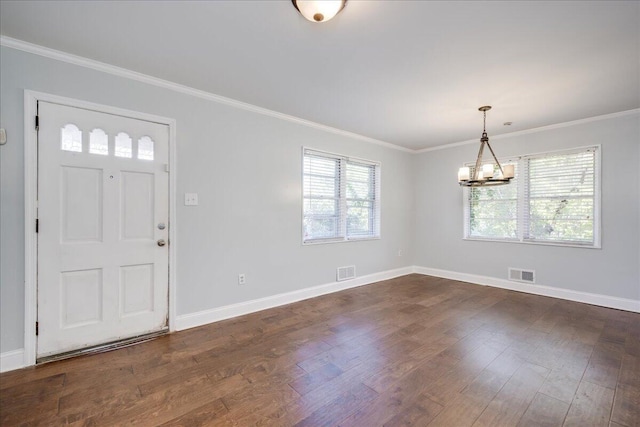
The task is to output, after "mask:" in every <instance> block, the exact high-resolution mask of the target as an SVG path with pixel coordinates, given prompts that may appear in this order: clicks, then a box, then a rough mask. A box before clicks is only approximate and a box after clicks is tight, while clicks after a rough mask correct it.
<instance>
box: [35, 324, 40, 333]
mask: <svg viewBox="0 0 640 427" xmlns="http://www.w3.org/2000/svg"><path fill="white" fill-rule="evenodd" d="M38 326H39V322H36V335H38V333H39V332H40V328H39V327H38Z"/></svg>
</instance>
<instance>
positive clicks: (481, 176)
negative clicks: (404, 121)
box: [458, 105, 514, 187]
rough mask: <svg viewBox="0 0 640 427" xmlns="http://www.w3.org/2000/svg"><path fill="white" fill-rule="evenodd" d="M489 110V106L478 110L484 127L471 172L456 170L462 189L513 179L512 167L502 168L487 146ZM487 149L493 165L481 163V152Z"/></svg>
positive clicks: (465, 167) (466, 168) (469, 170)
mask: <svg viewBox="0 0 640 427" xmlns="http://www.w3.org/2000/svg"><path fill="white" fill-rule="evenodd" d="M490 109H491V106H489V105H485V106H484V107H480V108H478V110H479V111H482V113H483V115H484V126H483V127H482V137H481V138H480V150H478V158H477V159H476V164H475V166H474V168H473V170H471V169H470V168H469V167H467V166H464V167H461V168H460V169H459V170H458V184H460V185H461V186H463V187H484V186H492V185H504V184H508V183H509V182H510V181H511V180H512V179H513V177H514V167H513V165H505V166H504V168H503V167H502V165H501V164H500V162H499V161H498V158H497V157H496V155H495V153H494V152H493V148H491V145H490V144H489V137H488V136H487V111H489V110H490ZM485 146H486V147H487V148H488V149H489V151H490V152H491V155H492V156H493V160H495V161H496V162H495V163H484V164H483V162H482V152H483V151H484V147H485Z"/></svg>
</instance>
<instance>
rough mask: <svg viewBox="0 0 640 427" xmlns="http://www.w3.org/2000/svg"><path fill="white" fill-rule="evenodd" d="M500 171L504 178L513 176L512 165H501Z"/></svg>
mask: <svg viewBox="0 0 640 427" xmlns="http://www.w3.org/2000/svg"><path fill="white" fill-rule="evenodd" d="M502 171H503V172H502V174H503V176H504V178H513V177H514V176H515V169H514V166H513V165H504V166H503V167H502Z"/></svg>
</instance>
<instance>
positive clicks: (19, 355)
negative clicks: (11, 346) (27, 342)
mask: <svg viewBox="0 0 640 427" xmlns="http://www.w3.org/2000/svg"><path fill="white" fill-rule="evenodd" d="M20 368H24V349H22V348H21V349H19V350H12V351H6V352H4V353H0V372H7V371H13V370H15V369H20Z"/></svg>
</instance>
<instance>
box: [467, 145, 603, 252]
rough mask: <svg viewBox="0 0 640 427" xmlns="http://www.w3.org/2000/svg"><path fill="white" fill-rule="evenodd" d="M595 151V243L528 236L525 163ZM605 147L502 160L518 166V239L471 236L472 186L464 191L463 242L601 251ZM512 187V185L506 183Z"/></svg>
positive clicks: (471, 164) (546, 152) (595, 146)
mask: <svg viewBox="0 0 640 427" xmlns="http://www.w3.org/2000/svg"><path fill="white" fill-rule="evenodd" d="M589 149H593V150H595V156H594V157H595V170H594V179H595V182H594V191H595V193H594V197H593V202H594V203H593V214H594V218H593V243H579V242H571V241H546V240H544V241H543V240H535V239H533V238H529V237H528V230H525V226H526V225H527V224H529V222H528V221H529V219H528V216H529V200H528V198H526V196H525V193H526V187H527V181H528V179H529V177H528V176H525V167H524V164H525V162H526V161H527V160H528V159H533V158H540V157H545V156H555V155H559V154H572V153H579V152H584V151H585V150H589ZM601 156H602V146H601V145H600V144H597V145H589V146H583V147H575V148H569V149H561V150H554V151H545V152H540V153H534V154H527V155H522V156H517V157H509V158H501V159H500V163H501V164H508V163H517V166H516V171H517V172H516V173H517V176H518V182H517V185H518V191H517V203H518V208H517V209H518V214H517V237H516V238H496V237H479V236H470V231H471V230H470V215H471V208H470V204H469V197H470V191H471V189H470V188H469V187H464V191H463V196H462V197H463V199H462V200H463V211H464V214H463V218H462V221H463V236H462V238H463V240H470V241H489V242H502V243H520V244H526V245H544V246H563V247H576V248H587V249H601V248H602V245H601V216H602V211H601V206H602V204H601V193H602V191H601V182H602V161H601ZM474 165H475V162H468V163H465V166H474ZM507 185H510V184H507Z"/></svg>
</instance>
